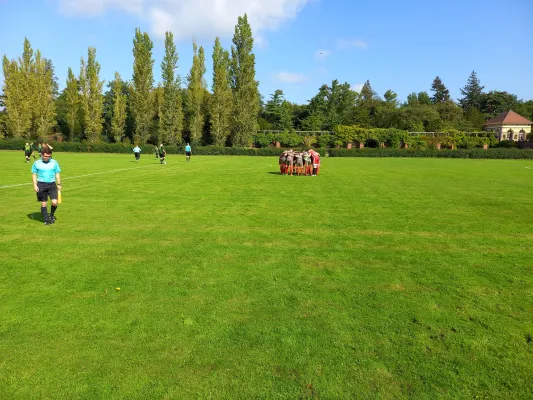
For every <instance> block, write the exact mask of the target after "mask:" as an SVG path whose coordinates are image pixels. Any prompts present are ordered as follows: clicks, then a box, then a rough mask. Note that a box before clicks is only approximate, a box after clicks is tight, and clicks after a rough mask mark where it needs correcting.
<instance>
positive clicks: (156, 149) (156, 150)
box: [154, 146, 159, 158]
mask: <svg viewBox="0 0 533 400" xmlns="http://www.w3.org/2000/svg"><path fill="white" fill-rule="evenodd" d="M154 151H155V158H159V149H158V148H157V146H155V147H154Z"/></svg>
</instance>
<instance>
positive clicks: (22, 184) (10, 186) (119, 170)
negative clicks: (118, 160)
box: [0, 164, 159, 189]
mask: <svg viewBox="0 0 533 400" xmlns="http://www.w3.org/2000/svg"><path fill="white" fill-rule="evenodd" d="M154 165H159V164H152V165H146V166H144V167H135V168H122V169H113V170H110V171H102V172H95V173H93V174H85V175H77V176H68V177H63V178H61V180H64V179H77V178H85V177H87V176H94V175H101V174H109V173H112V172H122V171H131V170H132V169H143V168H148V167H153V166H154ZM28 185H33V183H32V182H29V183H17V184H15V185H6V186H0V189H8V188H13V187H17V186H28Z"/></svg>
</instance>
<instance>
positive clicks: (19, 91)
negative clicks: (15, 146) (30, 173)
mask: <svg viewBox="0 0 533 400" xmlns="http://www.w3.org/2000/svg"><path fill="white" fill-rule="evenodd" d="M2 67H3V72H4V85H3V88H2V89H3V93H4V95H3V103H4V105H5V110H6V111H5V112H6V115H5V126H6V130H7V134H8V135H12V136H13V137H15V138H26V139H27V138H29V137H30V129H31V126H32V114H33V106H32V96H33V76H32V69H33V68H34V56H33V49H32V48H31V44H30V42H29V40H28V39H24V50H23V53H22V57H19V60H18V63H17V62H16V61H14V60H8V58H7V57H6V56H5V55H4V57H3V62H2Z"/></svg>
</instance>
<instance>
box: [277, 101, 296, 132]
mask: <svg viewBox="0 0 533 400" xmlns="http://www.w3.org/2000/svg"><path fill="white" fill-rule="evenodd" d="M279 111H280V113H279V125H278V126H279V128H280V129H282V130H291V129H293V128H294V122H293V109H292V104H291V103H290V102H288V101H287V100H284V101H283V102H282V103H281V106H280V110H279Z"/></svg>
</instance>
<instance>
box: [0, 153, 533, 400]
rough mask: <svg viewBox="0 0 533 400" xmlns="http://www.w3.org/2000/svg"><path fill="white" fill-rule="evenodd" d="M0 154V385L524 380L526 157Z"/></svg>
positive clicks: (225, 391)
mask: <svg viewBox="0 0 533 400" xmlns="http://www.w3.org/2000/svg"><path fill="white" fill-rule="evenodd" d="M0 157H1V159H2V162H3V166H4V168H3V169H4V171H3V173H2V175H1V177H0V186H2V188H0V199H1V201H0V218H1V221H2V222H1V223H0V398H9V399H12V398H20V399H31V398H65V399H70V398H88V399H89V398H90V399H93V398H106V399H107V398H128V399H129V398H165V397H166V398H180V399H181V398H194V399H196V398H242V399H247V398H322V399H337V398H347V399H348V398H380V399H381V398H385V399H387V398H390V399H397V398H413V397H414V398H427V399H434V398H475V397H476V396H477V397H480V398H524V399H525V398H530V397H531V396H533V389H532V388H533V378H532V377H533V343H532V340H533V339H532V335H533V318H532V317H531V316H532V315H533V314H532V312H533V297H532V295H533V275H532V273H533V251H532V248H533V246H532V245H531V243H532V242H533V219H532V217H531V210H532V209H533V195H532V194H533V170H531V169H527V168H525V167H531V166H533V164H532V163H531V162H530V161H529V162H528V161H515V160H512V161H507V160H461V159H459V160H456V159H372V158H358V159H342V158H337V159H334V158H332V159H327V158H326V159H324V160H323V166H322V170H321V175H319V176H318V177H290V176H280V175H279V174H278V169H277V160H276V159H275V158H261V157H195V156H193V159H192V161H191V162H190V163H186V162H185V159H184V157H183V156H173V155H171V156H169V157H168V158H167V165H159V164H158V161H157V160H156V159H155V158H154V157H153V156H152V155H143V156H142V157H141V161H140V162H139V163H135V162H134V160H133V155H110V154H62V153H56V154H54V157H55V158H56V159H57V160H58V162H59V163H60V165H61V168H62V169H63V172H62V177H63V179H62V180H63V184H64V188H63V204H62V205H61V206H60V208H59V210H58V212H57V217H58V221H57V223H56V224H55V225H52V226H44V225H43V223H42V221H41V220H40V216H39V205H38V203H37V201H36V199H35V194H34V193H32V187H31V184H29V183H30V182H31V174H30V165H29V164H25V163H24V161H23V160H24V157H23V154H22V152H16V153H15V152H5V151H4V152H1V153H0ZM25 183H27V184H25ZM18 184H25V185H22V186H14V185H18ZM5 186H9V187H5ZM117 288H120V290H117Z"/></svg>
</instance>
